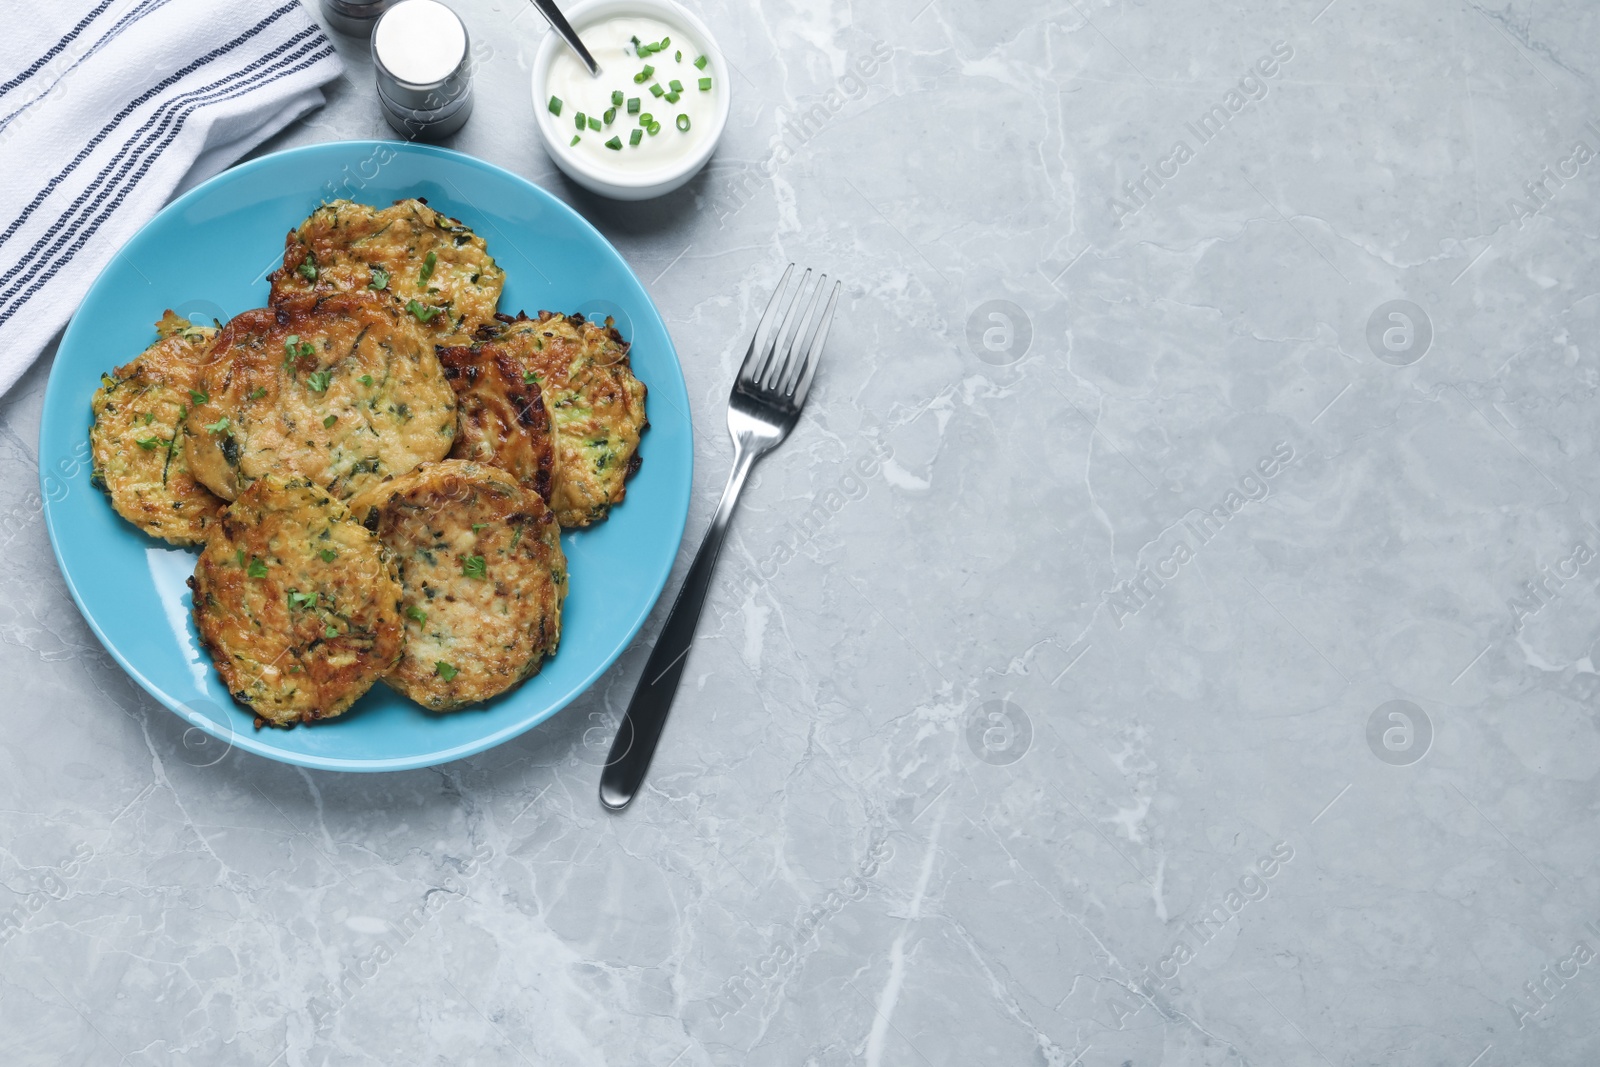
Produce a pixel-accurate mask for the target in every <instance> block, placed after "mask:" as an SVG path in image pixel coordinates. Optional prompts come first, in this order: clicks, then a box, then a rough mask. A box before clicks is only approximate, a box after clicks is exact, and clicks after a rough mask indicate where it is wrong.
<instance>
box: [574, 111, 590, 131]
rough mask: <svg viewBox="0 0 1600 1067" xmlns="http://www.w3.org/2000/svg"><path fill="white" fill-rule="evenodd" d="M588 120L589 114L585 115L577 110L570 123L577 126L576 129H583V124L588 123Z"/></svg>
mask: <svg viewBox="0 0 1600 1067" xmlns="http://www.w3.org/2000/svg"><path fill="white" fill-rule="evenodd" d="M588 122H589V116H587V115H585V114H584V113H583V112H581V111H580V112H578V113H577V114H576V115H574V116H572V124H573V125H574V126H576V127H578V129H580V130H581V129H583V128H584V126H586V125H588Z"/></svg>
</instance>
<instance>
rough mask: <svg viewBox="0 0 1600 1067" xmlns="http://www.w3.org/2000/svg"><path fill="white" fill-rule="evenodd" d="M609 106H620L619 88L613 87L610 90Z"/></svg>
mask: <svg viewBox="0 0 1600 1067" xmlns="http://www.w3.org/2000/svg"><path fill="white" fill-rule="evenodd" d="M611 106H612V107H621V106H622V90H621V89H613V90H611Z"/></svg>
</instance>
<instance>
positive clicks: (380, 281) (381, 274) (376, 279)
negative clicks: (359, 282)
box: [367, 267, 389, 290]
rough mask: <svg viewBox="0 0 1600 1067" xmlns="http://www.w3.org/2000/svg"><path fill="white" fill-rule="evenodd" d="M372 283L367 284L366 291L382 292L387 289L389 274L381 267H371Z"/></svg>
mask: <svg viewBox="0 0 1600 1067" xmlns="http://www.w3.org/2000/svg"><path fill="white" fill-rule="evenodd" d="M371 269H372V281H370V282H368V283H367V288H368V289H378V290H383V289H387V288H389V272H388V271H386V270H384V269H383V268H382V267H373V268H371Z"/></svg>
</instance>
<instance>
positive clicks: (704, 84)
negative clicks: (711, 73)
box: [700, 78, 711, 93]
mask: <svg viewBox="0 0 1600 1067" xmlns="http://www.w3.org/2000/svg"><path fill="white" fill-rule="evenodd" d="M709 88H711V79H710V78H701V79H700V91H701V92H702V93H703V92H705V91H706V90H707V89H709Z"/></svg>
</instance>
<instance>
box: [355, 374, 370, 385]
mask: <svg viewBox="0 0 1600 1067" xmlns="http://www.w3.org/2000/svg"><path fill="white" fill-rule="evenodd" d="M356 381H358V382H360V383H361V384H362V385H371V384H372V375H370V374H363V375H362V376H361V377H359V378H357V379H356Z"/></svg>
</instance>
